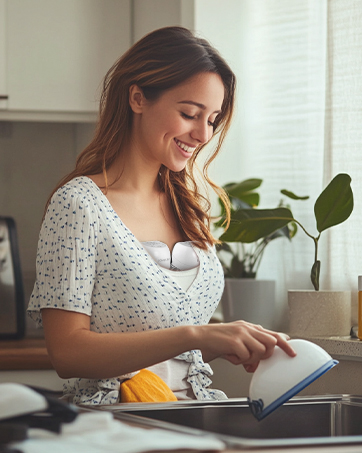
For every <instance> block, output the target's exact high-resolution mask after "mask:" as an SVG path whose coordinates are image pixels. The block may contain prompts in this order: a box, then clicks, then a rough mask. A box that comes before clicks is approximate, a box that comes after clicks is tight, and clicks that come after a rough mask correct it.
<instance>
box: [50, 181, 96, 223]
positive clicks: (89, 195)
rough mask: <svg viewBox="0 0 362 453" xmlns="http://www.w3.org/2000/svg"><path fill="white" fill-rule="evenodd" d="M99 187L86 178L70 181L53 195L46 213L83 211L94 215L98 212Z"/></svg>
mask: <svg viewBox="0 0 362 453" xmlns="http://www.w3.org/2000/svg"><path fill="white" fill-rule="evenodd" d="M100 193H101V191H100V189H99V187H98V186H97V185H96V184H95V183H94V182H93V181H92V180H91V179H90V178H88V177H87V176H78V177H76V178H73V179H71V180H70V181H68V182H67V183H65V184H64V185H62V186H61V187H59V188H58V189H57V190H56V191H55V192H54V194H53V196H52V198H51V200H50V203H49V206H48V210H47V211H48V212H52V213H56V212H59V211H63V210H66V211H72V210H73V211H74V210H77V211H78V210H82V209H85V210H87V211H90V212H93V213H94V214H95V213H97V212H98V210H99V199H100V197H99V194H100Z"/></svg>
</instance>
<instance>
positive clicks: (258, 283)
mask: <svg viewBox="0 0 362 453" xmlns="http://www.w3.org/2000/svg"><path fill="white" fill-rule="evenodd" d="M221 304H222V311H223V316H224V321H225V322H230V321H237V320H240V319H242V320H244V321H248V322H252V323H254V324H260V325H262V326H263V327H265V328H267V329H274V324H275V321H274V320H275V281H273V280H256V279H253V278H226V279H225V289H224V293H223V296H222V298H221Z"/></svg>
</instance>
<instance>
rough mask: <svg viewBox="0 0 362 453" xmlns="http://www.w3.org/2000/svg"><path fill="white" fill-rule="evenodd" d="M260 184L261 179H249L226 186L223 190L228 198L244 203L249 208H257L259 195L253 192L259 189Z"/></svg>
mask: <svg viewBox="0 0 362 453" xmlns="http://www.w3.org/2000/svg"><path fill="white" fill-rule="evenodd" d="M262 182H263V180H262V179H258V178H251V179H246V180H245V181H241V182H239V183H229V184H226V185H225V186H224V189H225V190H226V192H227V193H228V194H229V196H230V198H236V199H239V200H242V201H245V202H246V203H248V204H249V205H250V206H258V204H259V194H257V193H256V192H253V191H254V190H255V189H257V188H258V187H260V185H261V183H262Z"/></svg>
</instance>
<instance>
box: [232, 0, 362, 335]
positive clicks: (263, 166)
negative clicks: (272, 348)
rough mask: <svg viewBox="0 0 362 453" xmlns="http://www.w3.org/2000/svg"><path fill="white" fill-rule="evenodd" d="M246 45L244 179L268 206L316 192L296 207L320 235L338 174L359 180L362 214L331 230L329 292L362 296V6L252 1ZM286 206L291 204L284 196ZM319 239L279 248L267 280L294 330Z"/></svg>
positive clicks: (272, 249)
mask: <svg viewBox="0 0 362 453" xmlns="http://www.w3.org/2000/svg"><path fill="white" fill-rule="evenodd" d="M244 7H245V8H244V14H245V17H244V19H243V22H244V23H245V26H246V30H245V42H244V46H243V47H244V51H243V55H242V57H241V58H242V61H243V68H244V69H243V73H242V77H241V79H240V78H239V86H240V98H239V107H238V109H239V114H238V127H239V130H240V135H241V137H242V142H243V152H242V177H243V178H249V177H260V178H262V179H263V181H264V182H263V185H262V189H261V207H268V208H272V207H275V206H276V205H277V204H278V203H279V201H280V199H281V198H283V197H282V195H281V194H280V189H288V190H291V191H293V192H295V193H296V194H298V195H309V196H310V199H309V200H307V201H289V204H290V206H291V209H292V211H293V213H294V215H295V217H296V218H297V219H298V220H299V221H300V222H301V223H302V224H303V225H304V226H305V227H306V228H307V230H308V231H309V232H310V233H311V234H313V235H317V231H316V228H315V220H314V211H313V206H314V202H315V200H316V198H317V197H318V195H319V194H320V192H321V191H322V189H323V188H324V187H325V186H326V185H327V184H328V182H329V181H330V180H331V179H332V177H333V176H335V175H336V174H337V173H340V172H346V173H349V174H350V175H351V177H352V188H353V191H354V195H355V208H354V212H353V213H352V216H351V217H350V218H349V219H348V220H347V221H346V222H345V223H344V224H342V225H339V226H337V227H333V228H332V229H331V230H329V231H326V232H324V233H322V237H321V240H320V252H319V258H320V259H321V261H322V268H321V289H351V290H352V291H353V292H354V303H355V293H356V290H357V276H358V274H362V263H361V259H360V257H359V255H360V249H362V240H361V238H360V235H359V230H360V225H361V224H362V210H361V201H360V194H361V184H362V178H361V177H360V174H361V171H362V156H361V149H360V148H361V146H362V27H361V23H362V8H361V2H360V1H359V0H330V1H327V0H317V1H316V0H299V1H290V0H244ZM285 201H287V200H285ZM313 259H314V245H313V241H312V240H311V239H310V238H308V237H307V236H306V235H305V234H304V232H303V231H302V230H301V229H299V231H298V233H297V235H296V237H295V238H294V239H293V240H292V241H291V242H289V241H287V240H285V239H278V240H276V241H274V243H271V244H270V245H269V246H268V248H267V250H266V252H265V256H264V258H263V261H262V264H261V267H260V270H259V274H258V278H272V279H275V280H276V282H277V300H278V307H277V310H279V311H280V320H281V323H280V328H281V329H282V328H286V327H287V291H288V289H312V286H311V283H310V280H309V273H310V268H311V266H312V264H313Z"/></svg>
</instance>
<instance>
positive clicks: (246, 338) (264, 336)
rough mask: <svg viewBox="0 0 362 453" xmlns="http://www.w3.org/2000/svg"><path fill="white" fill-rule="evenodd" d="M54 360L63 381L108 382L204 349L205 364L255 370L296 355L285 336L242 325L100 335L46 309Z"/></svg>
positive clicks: (86, 320)
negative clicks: (277, 357) (220, 362)
mask: <svg viewBox="0 0 362 453" xmlns="http://www.w3.org/2000/svg"><path fill="white" fill-rule="evenodd" d="M42 318H43V326H44V333H45V340H46V344H47V348H48V352H49V356H50V359H51V361H52V364H53V366H54V368H55V369H56V371H57V373H58V374H59V376H60V377H62V378H71V377H83V378H90V379H104V378H111V377H115V376H120V375H122V374H126V373H130V372H133V371H137V370H140V369H142V368H146V367H148V366H151V365H154V364H156V363H159V362H163V361H164V360H168V359H171V358H173V357H175V356H177V355H179V354H181V353H182V352H185V351H189V350H191V349H200V350H201V351H202V353H203V357H204V360H205V361H209V360H212V359H214V358H216V357H224V358H225V359H227V360H229V361H230V362H232V363H234V364H243V365H244V366H245V368H246V369H247V370H248V371H253V370H254V369H255V368H256V366H257V364H258V362H259V361H260V360H262V359H265V358H267V357H269V356H270V355H271V354H272V352H273V350H274V347H275V346H276V345H278V346H280V347H281V348H282V349H283V350H284V351H285V352H286V353H287V354H289V355H291V356H293V355H295V353H294V351H293V349H292V348H291V346H289V344H288V342H287V341H286V339H285V337H284V336H283V335H282V334H279V333H276V332H271V331H268V330H265V329H263V328H262V327H260V326H255V325H253V324H250V323H246V322H243V321H236V322H233V323H229V324H209V325H205V326H180V327H173V328H169V329H160V330H148V331H145V332H130V333H96V332H92V331H91V330H90V317H89V316H87V315H84V314H80V313H75V312H71V311H65V310H60V309H53V308H46V309H42Z"/></svg>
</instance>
